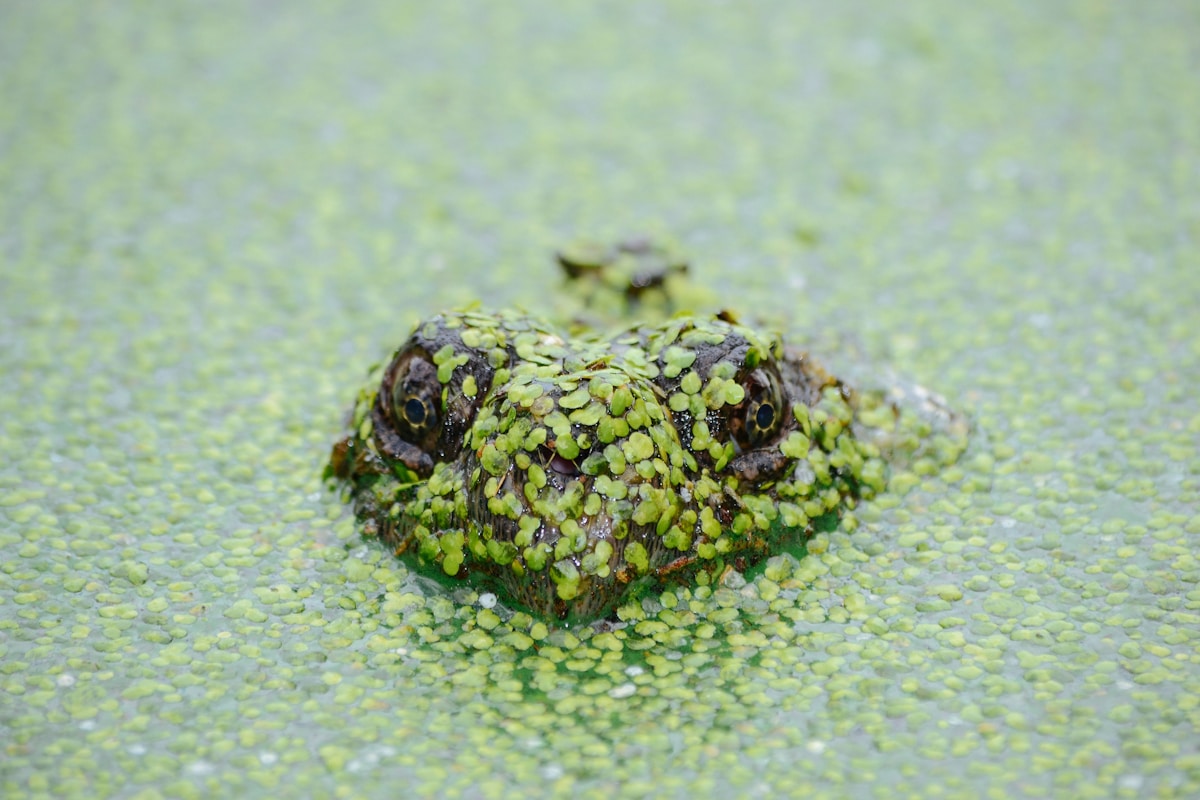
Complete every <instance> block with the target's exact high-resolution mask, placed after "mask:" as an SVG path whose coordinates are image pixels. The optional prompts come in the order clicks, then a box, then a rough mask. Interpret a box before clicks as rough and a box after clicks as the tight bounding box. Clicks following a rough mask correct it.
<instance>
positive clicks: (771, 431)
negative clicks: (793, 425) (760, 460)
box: [730, 370, 785, 450]
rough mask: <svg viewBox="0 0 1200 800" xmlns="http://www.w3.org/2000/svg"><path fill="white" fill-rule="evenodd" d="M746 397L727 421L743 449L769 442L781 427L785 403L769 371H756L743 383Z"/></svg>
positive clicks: (777, 382) (777, 383)
mask: <svg viewBox="0 0 1200 800" xmlns="http://www.w3.org/2000/svg"><path fill="white" fill-rule="evenodd" d="M743 387H744V388H745V390H746V400H745V402H743V403H742V406H741V408H739V409H738V410H737V412H736V413H737V416H736V417H735V418H734V419H733V420H731V422H732V424H731V425H730V429H731V431H730V432H731V433H732V434H733V438H734V441H736V442H737V444H738V446H739V447H740V448H742V449H743V450H753V449H755V448H758V447H762V446H763V445H765V444H769V443H770V442H771V440H773V439H774V438H775V437H776V436H778V435H779V431H780V429H781V428H782V427H783V422H784V416H785V406H784V404H783V403H784V401H783V391H782V390H781V388H780V385H779V379H778V377H777V376H776V375H775V374H774V372H773V371H768V370H756V371H754V372H753V373H751V374H750V375H749V376H747V380H746V382H745V383H744V384H743Z"/></svg>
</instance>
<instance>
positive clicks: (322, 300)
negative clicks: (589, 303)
mask: <svg viewBox="0 0 1200 800" xmlns="http://www.w3.org/2000/svg"><path fill="white" fill-rule="evenodd" d="M1197 41H1200V10H1198V9H1197V7H1195V6H1194V5H1192V4H1187V3H1173V2H1149V3H1141V4H1136V5H1134V4H1112V3H1102V2H1063V3H1044V4H1024V5H1004V6H1000V5H992V6H988V5H972V6H967V5H963V4H958V3H950V2H914V3H905V4H902V5H893V4H888V5H884V4H867V3H851V4H838V5H837V6H830V5H826V4H816V3H812V4H809V3H804V4H798V3H790V2H788V3H778V4H767V3H763V4H752V5H745V4H731V3H716V2H712V3H699V4H697V3H691V2H688V3H684V2H678V3H639V4H612V3H567V4H551V3H541V4H521V5H512V4H484V3H474V2H469V3H446V4H417V3H407V4H389V3H320V4H316V3H314V4H304V5H296V4H274V3H266V2H258V3H237V4H234V3H231V4H222V3H215V4H203V5H201V4H134V3H128V4H100V5H74V6H69V5H67V4H61V3H40V2H25V3H7V4H6V5H5V8H4V9H3V11H0V87H2V90H0V91H2V96H3V98H4V100H5V102H4V103H3V104H2V105H0V187H3V189H2V191H0V223H2V225H0V381H2V384H3V391H0V726H2V730H3V734H2V735H0V742H2V743H0V748H2V749H0V794H3V795H4V796H6V797H10V796H11V797H40V796H80V797H83V796H86V797H104V796H120V797H139V798H153V797H159V796H163V797H193V796H195V797H199V796H232V795H236V796H246V797H254V796H272V797H295V796H331V795H339V796H355V797H358V796H422V795H444V796H448V797H484V798H491V797H510V796H515V795H517V794H521V795H526V796H535V795H538V796H540V795H542V794H548V795H554V796H570V797H578V798H592V797H596V798H608V797H612V796H631V797H633V796H646V795H654V796H668V797H680V796H692V797H695V796H707V795H718V794H719V795H721V796H725V795H731V794H737V795H740V796H750V797H755V796H758V797H762V796H770V797H776V796H784V797H793V796H795V797H801V796H803V797H843V796H854V797H864V796H867V797H869V796H879V797H889V798H891V797H922V798H924V797H969V798H976V797H981V796H983V797H1006V796H1023V795H1024V796H1046V795H1057V796H1063V797H1129V798H1135V797H1137V798H1140V797H1188V796H1196V795H1197V794H1198V793H1200V730H1198V729H1200V586H1198V585H1197V581H1200V562H1198V560H1197V557H1196V551H1197V544H1198V542H1200V503H1198V500H1200V455H1198V450H1200V448H1198V445H1200V406H1198V405H1197V402H1196V393H1197V387H1198V385H1200V314H1198V313H1197V308H1200V257H1198V256H1197V252H1198V245H1200V222H1198V221H1197V220H1200V99H1198V98H1200V92H1197V91H1196V76H1197V74H1200V48H1198V47H1197V45H1196V42H1197ZM630 233H650V234H652V235H658V236H670V237H673V238H674V239H675V240H677V241H678V242H679V243H680V244H681V245H682V246H683V247H684V248H685V249H686V250H687V251H688V252H690V253H691V254H692V255H693V256H694V266H693V275H694V277H695V280H696V281H697V282H699V283H702V284H704V285H706V286H708V287H711V288H712V289H713V290H714V291H716V292H719V293H721V296H722V297H723V298H724V299H725V300H726V302H727V304H728V305H730V306H731V307H734V308H736V309H738V310H740V311H741V312H742V314H743V316H754V317H756V318H763V319H770V320H776V321H778V322H779V323H780V324H782V325H784V327H785V328H786V331H787V334H788V337H789V338H790V339H792V340H794V341H800V342H802V341H811V342H814V343H816V345H817V346H823V345H827V346H828V348H829V353H830V355H829V360H830V362H831V363H832V365H833V367H834V369H835V371H846V372H848V373H849V374H853V375H855V377H856V379H859V380H867V381H869V380H871V378H872V375H873V374H874V373H873V368H872V367H870V366H869V365H879V364H886V365H889V366H890V367H892V368H893V369H894V370H895V374H897V375H900V376H903V378H904V379H905V380H913V381H917V382H920V383H922V384H924V385H927V386H930V387H932V388H934V389H936V390H938V391H940V392H941V393H943V394H945V395H946V396H947V397H948V398H949V400H950V402H951V404H952V405H954V406H955V407H956V408H960V409H962V410H964V411H966V412H967V413H969V414H971V415H972V418H973V420H974V427H975V430H974V433H973V437H972V445H971V449H970V450H969V451H968V453H967V454H966V456H964V458H963V459H962V460H961V461H960V462H959V464H958V466H957V467H955V468H953V469H950V470H948V471H946V472H944V473H941V474H936V475H924V474H912V473H905V474H899V475H897V476H896V477H895V478H894V479H893V485H892V489H893V490H892V491H891V492H889V493H888V494H886V495H884V496H883V497H881V498H879V499H877V500H875V501H873V502H871V503H867V504H865V505H863V506H860V508H859V509H858V510H857V513H856V516H855V521H854V522H849V523H847V524H844V525H842V526H841V527H839V528H838V529H837V530H835V531H832V532H830V533H824V534H820V535H818V536H817V537H816V538H815V539H814V540H813V541H812V543H811V544H810V547H809V555H808V556H807V557H806V558H804V559H803V560H801V561H795V560H793V559H786V558H785V559H779V560H776V561H773V562H772V563H771V565H770V566H769V567H768V568H767V569H766V570H765V572H763V573H762V574H758V575H751V576H748V577H747V578H740V577H739V576H737V575H732V576H730V577H729V578H728V579H727V580H726V581H725V583H724V584H722V585H719V586H716V587H712V588H698V589H696V590H695V591H688V590H683V589H679V590H674V591H670V592H667V593H665V594H663V595H661V596H656V597H653V598H650V599H648V600H647V601H646V602H645V603H644V604H643V609H642V613H641V614H640V615H635V616H633V617H632V618H629V619H627V620H626V621H625V624H623V625H621V626H618V627H616V628H615V629H611V630H609V629H597V628H591V627H584V628H578V627H576V628H571V629H554V628H553V627H552V626H551V627H547V626H545V625H543V624H541V623H535V622H533V621H532V620H530V619H528V618H527V617H525V616H523V615H517V616H515V617H512V616H509V615H508V614H502V613H498V610H497V609H494V608H489V607H488V606H489V605H490V603H488V602H487V601H486V598H484V599H481V598H480V597H478V596H477V595H476V594H475V593H474V592H472V591H471V590H469V589H463V590H460V591H458V592H454V593H448V592H447V591H445V590H443V589H441V588H440V587H438V586H436V585H432V584H428V583H424V582H422V581H420V580H418V579H416V578H414V577H413V576H412V575H411V574H410V573H409V571H408V570H407V569H406V568H405V567H404V566H403V565H402V564H401V563H399V562H397V561H396V560H395V559H394V558H393V557H392V556H391V554H390V553H389V552H388V551H387V550H386V549H385V548H383V547H382V546H380V545H378V544H377V543H375V542H372V541H367V540H364V539H363V538H362V537H361V536H360V534H359V532H358V530H357V529H356V528H355V525H354V522H353V520H352V519H351V517H350V516H349V514H348V511H347V509H346V507H345V506H344V505H343V504H342V503H341V502H340V500H339V498H338V497H337V496H336V494H335V493H333V492H331V491H330V490H328V489H327V488H326V487H325V486H324V485H323V484H322V483H321V480H320V472H321V469H322V467H323V466H324V462H325V459H326V458H327V455H328V451H329V446H330V444H331V443H332V441H333V440H334V438H335V437H336V436H337V434H338V432H339V431H340V428H341V424H342V418H343V414H344V412H345V411H346V409H347V408H348V406H349V404H350V403H351V402H352V399H353V393H354V391H355V390H356V388H357V386H358V383H359V381H360V379H361V377H362V375H363V374H364V373H365V371H366V369H367V367H368V366H369V365H370V364H371V363H373V362H374V361H375V360H377V359H379V358H380V357H382V356H385V355H386V354H387V353H388V352H389V351H390V350H391V349H392V348H394V347H395V346H396V345H397V344H398V343H399V342H400V341H401V340H402V339H403V337H404V336H405V335H406V334H407V332H408V329H409V326H410V325H411V323H412V322H413V321H415V320H416V319H418V318H420V317H421V316H423V315H426V314H428V313H430V312H432V311H436V310H439V309H441V308H444V307H447V306H450V305H453V304H456V303H461V302H466V301H469V300H472V299H476V298H482V299H483V300H485V301H486V302H487V303H488V304H490V305H495V306H500V305H508V304H514V303H515V304H521V305H523V306H525V307H526V308H530V309H533V310H540V311H547V312H550V313H552V312H553V311H554V308H555V303H556V301H555V286H554V279H553V277H552V276H553V274H554V273H553V267H552V264H551V262H550V254H551V253H552V251H553V249H554V247H555V246H557V245H560V244H561V243H563V242H564V241H566V240H569V239H571V238H574V237H577V236H580V235H587V236H592V237H596V238H600V239H611V238H614V237H617V236H622V235H628V234H630Z"/></svg>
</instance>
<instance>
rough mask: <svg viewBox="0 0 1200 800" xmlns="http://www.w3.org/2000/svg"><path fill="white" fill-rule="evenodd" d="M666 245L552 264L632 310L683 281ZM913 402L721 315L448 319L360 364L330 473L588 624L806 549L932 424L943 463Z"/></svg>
mask: <svg viewBox="0 0 1200 800" xmlns="http://www.w3.org/2000/svg"><path fill="white" fill-rule="evenodd" d="M663 252H664V251H661V250H659V249H658V248H655V247H654V246H653V245H650V244H647V243H634V244H625V245H620V246H618V247H616V248H614V249H609V250H594V249H593V250H592V251H587V252H585V253H584V254H583V255H582V256H581V255H580V254H579V252H578V251H576V252H575V253H574V254H560V258H559V260H560V263H561V264H562V265H563V267H564V269H565V270H566V271H567V274H568V276H569V277H570V278H571V279H572V280H574V281H577V282H578V281H582V280H591V279H595V280H593V281H592V282H593V284H594V285H593V286H591V288H590V290H589V291H591V292H592V293H593V295H594V294H595V292H604V291H608V290H609V289H612V290H616V293H617V294H618V295H620V296H621V297H622V298H623V300H622V302H624V303H625V304H626V305H627V306H628V305H632V306H637V305H639V304H640V302H641V300H642V298H643V295H644V290H649V289H659V288H661V287H663V286H664V285H666V284H667V282H668V278H671V277H672V276H677V275H679V274H681V273H682V268H681V267H680V266H679V263H680V262H678V261H677V260H675V259H668V258H664V257H663ZM647 263H648V264H649V266H647ZM618 267H620V268H621V269H618ZM622 270H623V271H622ZM656 270H657V272H656ZM614 273H616V274H617V277H616V278H614V277H613V275H614ZM597 287H599V288H597ZM594 305H595V303H594V302H592V301H589V306H594ZM930 409H932V412H931V411H930ZM915 410H916V411H924V412H925V413H923V414H922V413H915V414H914V413H910V412H911V411H913V409H902V408H901V407H900V406H897V405H895V404H894V403H892V402H891V401H890V400H889V399H888V398H886V397H884V396H883V395H882V393H859V392H856V391H854V390H852V389H851V388H850V387H848V386H846V385H845V384H843V383H842V382H841V381H839V380H838V379H837V378H835V377H833V376H831V375H830V374H828V373H827V372H826V371H825V370H824V369H823V368H822V367H821V366H820V365H819V364H817V363H816V362H815V361H814V360H813V359H811V358H810V357H809V356H808V355H807V354H805V353H804V352H802V351H800V350H798V349H795V348H792V347H788V346H786V345H784V343H783V342H782V340H781V339H780V338H779V336H778V335H775V334H772V333H768V332H763V331H760V330H757V329H755V328H753V327H751V326H747V325H742V324H739V323H738V322H736V321H735V320H734V319H733V318H732V316H731V315H729V314H727V313H722V314H719V315H705V314H687V313H685V314H679V315H676V316H673V317H669V318H666V319H664V320H662V321H660V322H652V323H639V324H633V325H629V326H628V327H624V328H619V329H618V330H616V332H609V333H605V332H600V331H597V330H595V329H592V328H587V327H585V328H583V329H578V330H574V331H571V332H569V331H568V330H566V329H564V328H560V327H558V326H556V325H554V324H552V323H550V322H548V321H545V320H542V319H539V318H538V317H536V316H532V315H529V314H525V313H522V312H517V311H499V312H494V313H492V312H483V311H479V310H462V311H451V312H446V313H442V314H437V315H434V316H431V317H429V318H428V319H426V320H424V321H423V322H421V323H419V324H418V325H417V327H416V329H415V330H414V331H413V333H412V335H411V336H410V337H409V338H408V340H407V341H406V342H405V343H404V344H403V345H401V347H400V348H399V350H397V351H396V353H395V355H394V356H393V357H392V359H391V361H390V362H389V363H387V364H386V365H385V366H383V367H382V369H377V370H376V371H375V372H374V373H373V374H372V376H371V377H370V379H369V380H368V383H367V385H366V386H365V387H364V388H363V389H362V390H361V391H360V392H359V394H358V399H357V403H356V404H355V407H354V411H353V415H352V421H351V425H350V430H349V433H348V434H347V435H346V436H345V437H344V438H342V439H341V440H340V441H338V442H337V444H336V445H335V446H334V448H333V453H332V456H331V459H330V464H329V468H328V471H327V474H328V475H330V476H333V477H336V478H338V479H341V480H343V481H345V483H346V484H347V485H348V488H349V494H350V496H351V497H352V498H353V501H354V505H355V509H356V512H357V514H358V516H359V517H360V518H361V519H363V520H364V521H365V525H366V528H367V531H368V533H371V534H374V535H378V536H380V537H382V538H383V539H384V540H385V541H387V542H388V543H390V544H391V545H393V546H394V548H395V552H396V553H397V555H400V556H402V557H403V558H405V559H406V560H407V561H408V562H409V563H410V564H413V565H414V566H415V567H417V568H418V569H419V570H422V571H424V572H427V573H432V574H435V575H437V576H440V577H441V578H443V579H450V580H470V581H474V582H477V583H479V584H481V585H486V586H489V587H493V588H495V589H496V590H497V591H498V592H499V593H500V594H501V596H502V597H504V598H505V599H506V600H508V601H509V602H511V603H515V604H516V605H519V606H522V607H524V608H526V609H528V610H530V611H531V612H533V613H535V614H537V615H540V616H543V617H546V618H554V619H559V620H566V621H586V620H590V619H594V618H596V617H600V616H603V615H605V614H608V613H609V612H610V611H612V609H613V608H614V607H615V606H616V605H617V604H618V603H619V602H620V601H621V600H622V599H623V598H626V597H627V596H630V595H631V593H636V592H637V591H638V590H639V589H640V588H647V587H650V586H653V585H655V584H658V583H661V582H665V581H672V580H676V581H678V580H684V581H687V580H693V579H695V578H696V576H697V574H698V573H699V572H701V571H703V572H707V573H709V574H710V575H714V576H718V575H720V574H721V573H722V572H723V571H724V570H726V569H728V568H730V567H735V568H739V569H740V568H744V567H745V566H747V565H748V564H750V563H753V562H755V561H758V560H760V559H762V558H764V557H766V556H769V555H771V554H774V553H776V552H779V551H780V550H783V549H786V548H788V547H794V546H797V545H800V544H802V543H803V541H804V540H805V538H806V537H807V536H808V535H809V534H810V533H811V532H812V531H813V530H814V529H815V528H817V527H821V526H832V525H833V524H834V523H836V520H837V518H838V516H839V515H840V514H841V512H842V511H843V510H844V509H847V508H851V507H853V506H854V504H855V502H856V501H857V499H858V498H860V497H869V496H871V495H873V494H874V493H876V492H879V491H882V490H883V489H884V488H885V486H886V483H887V473H888V461H889V460H894V459H895V458H900V457H910V456H912V455H913V454H914V453H917V452H920V451H922V450H923V448H925V447H926V444H927V442H928V441H929V439H930V436H931V434H932V433H934V428H937V429H938V430H937V432H938V433H939V434H940V435H941V438H940V439H939V441H940V442H941V443H942V445H941V446H940V452H942V453H945V452H950V454H951V457H953V456H955V455H957V453H958V452H959V451H960V450H961V449H962V445H963V442H964V441H965V436H964V433H965V426H964V425H963V424H962V421H961V419H960V418H957V417H955V416H954V415H952V414H950V413H949V412H945V411H944V408H943V407H940V406H936V405H933V404H931V403H926V407H925V408H924V409H915ZM931 421H932V423H933V424H932V425H931ZM947 437H949V441H950V442H951V444H950V446H949V448H948V449H947V447H945V446H944V445H945V442H946V441H947Z"/></svg>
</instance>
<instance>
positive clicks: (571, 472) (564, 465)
mask: <svg viewBox="0 0 1200 800" xmlns="http://www.w3.org/2000/svg"><path fill="white" fill-rule="evenodd" d="M548 466H549V467H550V469H552V470H554V471H555V472H557V473H559V474H560V475H566V476H568V477H574V476H576V475H578V474H579V465H578V464H576V463H575V462H574V461H570V460H568V459H565V458H563V457H562V456H560V455H559V454H558V453H555V454H554V458H552V459H550V464H549V465H548Z"/></svg>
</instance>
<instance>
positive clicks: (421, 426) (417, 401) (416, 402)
mask: <svg viewBox="0 0 1200 800" xmlns="http://www.w3.org/2000/svg"><path fill="white" fill-rule="evenodd" d="M441 404H442V384H441V382H439V381H438V377H437V367H435V366H434V365H433V364H431V363H430V362H429V361H428V360H426V359H425V358H423V357H421V356H418V355H414V356H413V357H412V358H410V359H408V361H407V362H406V363H404V364H402V365H401V366H400V367H399V369H397V370H396V373H395V375H394V376H393V378H392V391H391V412H392V413H391V417H392V422H393V424H394V425H395V429H396V433H398V434H399V435H400V438H401V439H404V441H406V442H411V443H412V444H415V445H417V446H418V447H420V448H421V449H422V450H425V451H429V450H431V449H432V448H433V446H434V444H435V442H436V441H437V438H438V435H439V434H440V432H441V416H442V415H441V413H440V411H441Z"/></svg>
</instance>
